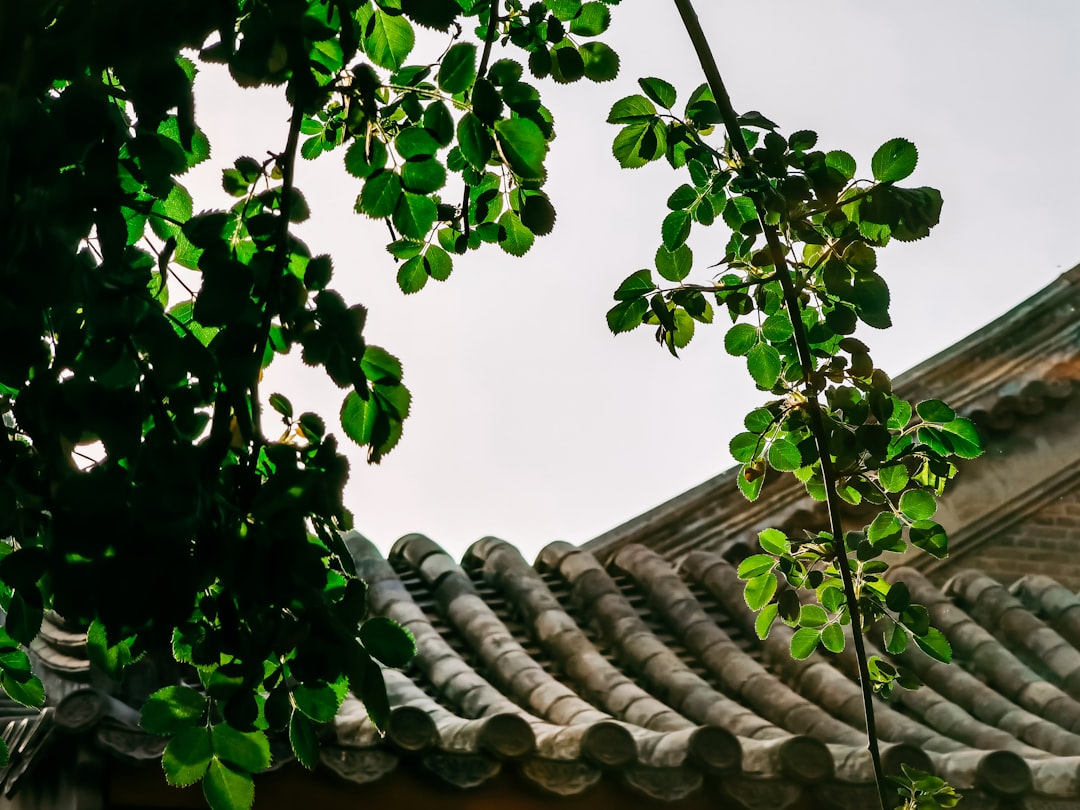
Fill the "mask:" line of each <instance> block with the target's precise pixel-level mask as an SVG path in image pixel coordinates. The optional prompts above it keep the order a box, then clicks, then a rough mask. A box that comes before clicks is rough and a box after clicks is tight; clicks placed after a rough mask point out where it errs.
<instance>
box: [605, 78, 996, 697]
mask: <svg viewBox="0 0 1080 810" xmlns="http://www.w3.org/2000/svg"><path fill="white" fill-rule="evenodd" d="M638 84H639V87H640V89H641V93H640V94H635V95H631V96H627V97H625V98H623V99H620V100H619V101H617V102H615V104H614V105H613V106H612V108H611V112H610V113H609V115H608V122H609V123H611V124H614V125H616V126H618V127H620V129H619V132H618V134H617V135H616V136H615V139H614V142H613V147H612V150H613V153H614V156H615V158H616V160H618V162H619V163H620V165H621V166H623V167H624V168H631V169H633V168H639V167H641V166H645V165H647V164H649V163H652V162H656V161H660V160H664V161H666V162H667V163H668V164H669V165H670V166H671V167H672V168H673V169H675V170H677V171H680V172H685V176H686V182H683V183H682V184H681V185H679V186H678V187H677V188H676V189H675V190H674V191H673V192H672V194H671V195H670V197H669V198H668V201H667V206H668V209H669V212H668V213H667V215H666V216H665V217H664V219H663V222H662V224H661V228H660V237H661V244H660V247H659V248H658V250H657V254H656V260H655V266H654V268H646V269H642V270H638V271H636V272H635V273H633V274H631V275H630V276H629V277H627V278H626V279H625V280H624V281H623V282H622V283H621V284H620V285H619V287H618V289H617V290H616V291H615V296H614V297H615V300H616V304H615V306H614V307H612V309H611V310H610V311H609V312H608V314H607V321H608V326H609V327H610V329H611V331H612V332H615V333H620V332H627V331H630V330H632V329H634V328H636V327H639V326H642V325H648V326H653V327H655V328H656V339H657V341H658V342H659V343H660V344H661V345H664V346H666V347H667V348H668V349H669V351H671V353H672V354H675V353H676V352H677V350H678V349H681V348H683V347H685V346H686V345H687V344H688V343H689V341H690V339H691V338H692V336H693V332H694V328H695V323H710V322H712V321H713V319H714V313H715V311H717V310H726V311H727V314H728V316H729V317H730V321H731V325H730V326H729V327H728V328H727V331H726V333H725V337H724V346H725V349H726V350H727V352H728V353H729V354H731V355H733V356H735V357H741V358H745V363H746V368H747V371H748V373H749V375H750V377H751V378H752V380H753V381H754V383H755V384H756V385H757V387H758V388H759V389H761V390H763V391H766V392H768V393H769V394H771V395H772V396H773V397H774V398H773V399H772V400H771V401H770V402H768V403H767V404H765V405H764V406H762V407H760V408H757V409H755V410H754V411H752V412H751V413H750V414H748V415H747V417H746V419H745V423H744V428H745V429H744V431H743V432H741V433H739V434H737V435H736V436H735V437H734V438H733V439H732V440H731V444H730V449H731V453H732V456H733V457H734V458H735V460H736V461H737V462H739V463H740V465H741V467H740V470H739V476H738V479H737V480H738V486H739V488H740V490H741V491H742V492H743V494H744V495H745V496H746V497H747V498H749V499H750V500H754V499H756V498H757V497H758V496H759V495H760V493H761V492H762V489H763V486H764V485H765V483H766V481H767V480H769V479H770V478H772V477H774V476H775V474H776V473H791V474H793V475H795V476H796V477H797V478H798V479H799V480H800V481H801V482H802V483H803V484H804V486H805V487H806V490H807V492H808V493H809V494H810V495H811V496H812V497H814V498H816V499H818V500H823V501H828V502H829V508H830V511H831V512H833V511H834V510H836V509H837V508H838V505H839V503H841V502H847V503H848V504H852V505H861V506H863V507H864V508H865V507H870V508H871V509H872V510H874V511H875V512H876V515H875V517H873V519H872V520H871V521H870V523H869V524H867V525H866V526H864V527H863V528H862V529H861V530H859V531H848V532H846V533H843V536H840V535H841V532H839V531H836V528H835V527H837V526H839V525H840V524H839V521H838V519H837V520H836V521H835V522H834V523H833V527H834V531H833V532H811V533H807V535H806V536H805V537H803V538H793V537H788V536H787V535H785V534H784V533H782V532H780V531H778V530H774V529H769V530H766V531H764V532H762V533H761V535H760V538H759V542H760V545H761V552H762V553H759V554H753V555H751V556H749V557H748V558H746V559H745V560H743V561H742V563H741V564H740V566H739V569H738V575H739V577H740V578H741V579H743V580H745V582H746V586H745V599H746V603H747V605H748V606H749V607H750V608H751V609H752V610H754V611H757V612H758V618H757V621H756V629H757V633H758V635H759V637H761V638H765V637H766V636H767V635H768V633H769V631H770V628H771V627H772V626H773V624H774V622H775V621H776V620H777V619H780V620H781V621H783V622H785V623H786V624H787V625H789V626H790V627H792V628H793V629H794V633H793V634H792V635H791V653H792V655H793V656H794V657H795V658H799V659H801V658H806V657H808V656H809V655H811V654H812V653H813V652H814V651H815V650H817V649H818V647H819V646H820V647H823V648H824V649H825V650H827V651H829V652H832V653H838V652H840V651H841V650H843V648H844V646H845V643H846V642H845V639H846V637H847V635H849V634H850V633H851V632H854V633H856V634H858V635H859V636H861V635H862V634H863V633H866V632H868V631H869V630H870V629H871V628H872V627H874V626H878V627H880V628H881V629H882V630H883V636H882V643H883V646H884V649H885V650H886V651H887V652H888V653H890V654H894V655H899V654H900V653H902V652H903V651H904V650H905V648H906V647H907V644H908V642H909V640H911V639H914V642H915V644H916V645H917V646H918V647H920V648H921V649H922V650H923V651H924V652H925V653H927V654H928V655H930V656H931V657H933V658H935V659H937V660H940V661H946V662H947V661H948V660H949V659H950V657H951V650H950V647H949V643H948V640H947V639H946V638H945V636H944V635H943V634H942V633H941V632H940V631H938V630H936V629H935V628H932V627H931V626H930V623H929V617H928V614H927V611H926V609H925V608H924V607H922V606H920V605H915V604H912V603H911V601H910V595H909V594H908V591H907V588H906V587H904V585H903V584H902V583H896V584H894V585H891V586H890V584H889V582H888V581H887V580H886V579H885V578H884V573H885V572H886V571H887V569H888V567H889V566H888V563H887V561H886V555H887V554H888V553H900V552H903V551H905V550H906V549H907V547H908V544H909V543H910V544H913V545H914V546H916V547H918V548H920V549H922V550H924V551H926V552H928V553H930V554H932V555H934V556H936V557H942V556H945V554H947V551H948V545H947V538H946V534H945V530H944V529H943V528H942V527H941V525H940V524H939V523H937V522H936V521H934V520H933V517H934V514H935V512H936V510H937V497H938V496H939V495H940V494H941V493H942V492H943V490H944V487H945V484H946V482H947V481H948V480H949V479H951V478H952V477H953V476H954V474H955V473H956V471H957V463H958V461H959V460H962V459H971V458H975V457H976V456H978V455H979V454H980V453H981V452H982V446H981V442H980V439H979V436H978V433H977V432H976V430H975V427H974V425H973V424H972V423H971V422H970V421H969V420H967V419H965V418H963V417H960V416H958V415H957V414H956V413H955V412H954V411H953V410H952V409H951V408H950V407H949V406H948V405H946V404H945V403H943V402H941V401H938V400H931V401H927V402H921V403H919V404H917V405H915V406H914V407H912V405H911V403H909V402H907V401H905V400H903V399H901V398H899V397H897V396H896V395H895V394H894V393H893V390H892V382H891V380H890V379H889V377H888V375H887V374H886V373H885V372H884V371H882V370H881V369H879V368H877V367H876V366H875V364H874V363H873V360H872V359H871V356H870V350H869V348H868V346H867V345H866V344H865V343H864V342H863V341H862V340H860V339H858V338H857V337H855V335H854V333H855V332H856V329H857V327H858V326H859V325H860V324H862V325H864V326H869V327H872V328H877V329H883V328H886V327H888V326H890V325H891V319H890V317H889V303H890V296H889V290H888V286H887V285H886V283H885V280H884V279H883V278H882V276H881V275H880V274H879V273H878V272H877V270H878V251H879V250H880V249H881V248H884V247H885V246H886V245H888V243H889V242H890V241H892V240H893V239H896V240H900V241H910V240H913V239H919V238H922V237H923V236H925V235H927V233H929V230H930V228H931V227H933V226H934V225H936V224H937V221H938V218H939V216H940V211H941V196H940V194H938V192H937V191H936V190H934V189H930V188H903V187H901V186H899V185H897V184H898V183H899V182H901V181H903V180H905V179H907V178H908V177H909V176H910V175H911V174H912V172H913V171H914V170H915V167H916V164H917V162H918V153H917V151H916V149H915V146H914V145H913V144H912V143H910V142H909V141H907V140H905V139H903V138H896V139H893V140H890V141H888V142H886V143H885V144H882V146H881V147H880V148H879V149H878V150H877V151H876V152H875V153H874V155H873V157H872V159H871V161H870V172H871V177H870V178H867V179H862V178H860V177H859V175H858V173H857V165H856V162H855V159H854V158H853V157H852V156H851V155H850V154H848V153H847V152H844V151H841V150H832V151H823V150H821V149H819V148H818V147H817V142H818V136H817V134H816V133H814V132H811V131H808V130H802V131H798V132H795V133H793V134H791V135H790V136H787V137H784V136H783V135H781V134H780V132H779V131H778V127H777V125H776V124H775V123H773V122H772V121H770V120H769V119H767V118H766V117H765V116H763V115H761V114H760V113H757V112H751V113H746V114H744V115H742V116H738V117H737V119H736V118H735V117H734V113H728V114H727V116H726V117H725V113H724V112H723V111H722V110H721V106H720V105H719V104H718V103H717V100H716V97H715V96H714V94H713V89H712V87H710V85H708V84H703V85H701V86H700V87H698V88H697V89H696V90H694V92H693V93H691V94H690V96H689V98H688V99H687V101H686V102H685V104H684V105H682V106H681V108H677V107H676V104H677V101H678V94H677V92H676V89H675V88H674V86H673V85H671V84H670V83H668V82H666V81H664V80H662V79H659V78H653V77H651V78H644V79H640V80H639V82H638ZM720 123H723V124H724V125H725V127H724V132H725V134H726V137H725V138H723V140H722V142H720V143H716V142H715V139H714V138H713V137H712V136H713V135H714V134H715V133H714V128H715V127H716V125H717V124H720ZM733 139H734V140H733ZM714 225H723V226H725V228H726V231H727V232H728V236H727V243H726V247H725V249H724V253H723V256H722V258H721V259H720V260H719V262H718V263H716V264H715V265H712V267H713V268H717V267H718V268H719V269H718V270H717V271H716V272H715V275H713V277H712V278H711V279H709V280H706V281H704V282H701V283H692V282H690V281H689V277H690V275H691V272H692V270H693V252H692V250H691V248H690V246H689V244H688V240H689V238H690V236H691V233H692V231H694V230H695V229H696V228H710V227H712V226H714ZM664 282H667V283H668V284H669V285H670V286H666V287H664V286H662V285H664ZM847 628H851V629H847ZM859 647H860V648H861V645H859ZM866 676H867V677H868V678H869V681H870V682H871V684H872V685H873V688H874V689H876V690H878V691H880V692H882V693H884V694H887V693H888V692H889V691H890V690H891V689H892V688H893V686H895V685H901V686H904V687H908V688H913V687H914V686H917V684H918V681H917V678H915V676H914V674H913V673H911V672H910V671H909V670H907V669H906V668H904V667H898V666H895V665H894V664H892V663H891V662H889V661H887V660H884V659H882V658H880V657H873V658H871V659H869V661H868V662H867V664H866Z"/></svg>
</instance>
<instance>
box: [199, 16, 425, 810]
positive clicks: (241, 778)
mask: <svg viewBox="0 0 1080 810" xmlns="http://www.w3.org/2000/svg"><path fill="white" fill-rule="evenodd" d="M410 30H411V29H410ZM203 795H204V796H205V797H206V802H207V804H209V805H210V810H247V808H249V807H251V805H252V803H253V802H254V801H255V782H254V781H253V780H252V778H251V774H250V773H244V772H242V771H237V770H234V769H233V768H230V767H229V766H228V765H226V764H225V763H224V762H222V761H221V760H220V759H218V758H217V757H215V758H214V759H212V760H211V761H210V767H209V769H208V770H207V772H206V776H205V777H204V778H203Z"/></svg>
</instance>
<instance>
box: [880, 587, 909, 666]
mask: <svg viewBox="0 0 1080 810" xmlns="http://www.w3.org/2000/svg"><path fill="white" fill-rule="evenodd" d="M894 587H895V586H894ZM883 640H884V642H885V651H886V652H888V653H889V654H890V655H900V654H901V653H903V652H904V650H906V649H907V644H908V634H907V631H906V630H905V629H904V628H903V626H901V625H899V624H895V623H894V624H893V626H892V630H886V631H885V633H884V635H883Z"/></svg>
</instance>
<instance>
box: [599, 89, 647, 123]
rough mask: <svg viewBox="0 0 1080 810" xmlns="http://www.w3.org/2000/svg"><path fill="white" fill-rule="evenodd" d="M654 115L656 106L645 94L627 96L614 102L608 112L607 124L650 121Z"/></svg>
mask: <svg viewBox="0 0 1080 810" xmlns="http://www.w3.org/2000/svg"><path fill="white" fill-rule="evenodd" d="M655 117H656V107H654V106H653V103H652V102H651V101H649V99H647V98H645V96H638V95H635V96H627V97H626V98H621V99H619V100H618V101H616V102H615V104H614V105H612V107H611V112H609V113H608V117H607V122H608V123H609V124H628V123H639V122H642V121H651V120H652V119H653V118H655Z"/></svg>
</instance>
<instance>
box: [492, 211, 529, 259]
mask: <svg viewBox="0 0 1080 810" xmlns="http://www.w3.org/2000/svg"><path fill="white" fill-rule="evenodd" d="M499 227H500V228H501V229H502V231H501V232H500V234H499V247H501V248H502V249H503V250H504V251H506V252H507V253H509V254H510V255H511V256H524V255H525V254H526V253H528V252H529V248H531V247H532V246H533V241H534V240H535V237H534V236H533V232H532V231H530V230H529V229H528V228H526V227H525V226H524V225H523V224H522V222H521V219H520V217H518V215H517V214H515V213H514V212H513V211H504V212H503V214H502V216H501V217H499Z"/></svg>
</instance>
